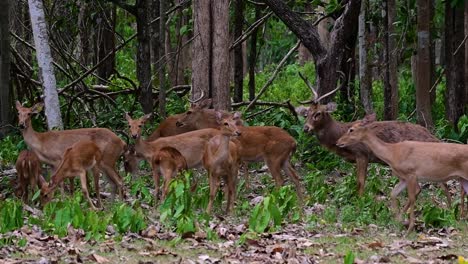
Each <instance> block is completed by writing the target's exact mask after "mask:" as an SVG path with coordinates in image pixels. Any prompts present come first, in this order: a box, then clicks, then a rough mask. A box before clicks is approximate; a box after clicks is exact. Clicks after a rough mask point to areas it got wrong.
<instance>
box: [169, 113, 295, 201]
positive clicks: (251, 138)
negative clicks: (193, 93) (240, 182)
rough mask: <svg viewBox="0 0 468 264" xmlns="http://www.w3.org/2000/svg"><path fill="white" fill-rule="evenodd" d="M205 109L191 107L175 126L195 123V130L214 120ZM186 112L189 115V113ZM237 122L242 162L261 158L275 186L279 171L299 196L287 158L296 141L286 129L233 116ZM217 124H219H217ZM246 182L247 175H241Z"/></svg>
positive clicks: (277, 184)
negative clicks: (246, 123) (248, 123)
mask: <svg viewBox="0 0 468 264" xmlns="http://www.w3.org/2000/svg"><path fill="white" fill-rule="evenodd" d="M208 110H209V109H204V108H195V107H192V108H190V110H189V111H188V112H187V113H186V114H184V115H183V117H182V118H181V119H179V120H178V122H177V123H178V124H179V126H186V125H187V126H192V127H193V126H195V127H197V129H202V128H206V127H207V126H209V124H210V122H209V120H213V119H214V120H216V116H215V114H214V112H213V113H211V111H208ZM189 113H190V114H189ZM237 120H238V121H237V125H238V128H239V131H240V132H241V134H242V135H241V136H239V137H237V138H236V141H238V142H239V145H238V147H239V148H240V149H239V156H240V158H241V160H242V161H243V162H257V161H262V160H263V161H264V162H265V163H266V164H267V166H268V169H269V170H270V173H271V175H272V176H273V178H274V179H275V183H276V186H278V187H279V186H282V185H283V183H284V179H283V177H282V176H281V170H283V171H284V172H285V173H286V175H287V176H288V177H289V178H290V179H291V180H292V182H293V183H294V185H295V186H296V190H297V192H298V195H299V197H302V196H303V189H302V186H301V183H300V180H299V177H298V176H297V173H296V170H294V168H293V167H292V165H291V163H290V159H291V157H292V155H293V154H294V151H295V150H296V141H295V140H294V138H293V137H291V136H290V135H289V134H288V132H286V131H284V130H283V129H281V128H279V127H274V126H252V127H244V126H242V125H240V124H242V120H241V119H240V116H239V118H238V119H237ZM218 126H219V125H218ZM245 177H246V182H248V178H247V177H248V175H245Z"/></svg>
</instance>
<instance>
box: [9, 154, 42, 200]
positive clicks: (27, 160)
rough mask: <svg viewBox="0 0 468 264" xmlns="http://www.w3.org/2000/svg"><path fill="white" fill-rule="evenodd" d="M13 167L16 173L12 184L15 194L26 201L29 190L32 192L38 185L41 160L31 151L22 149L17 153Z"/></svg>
mask: <svg viewBox="0 0 468 264" xmlns="http://www.w3.org/2000/svg"><path fill="white" fill-rule="evenodd" d="M15 167H16V172H17V175H18V177H17V180H16V186H14V189H15V194H16V196H18V197H21V198H22V199H23V202H25V203H27V202H28V201H29V200H28V197H29V192H31V193H34V190H35V189H36V187H37V186H39V177H41V162H40V161H39V158H38V157H37V155H36V154H34V152H33V151H31V150H23V151H21V152H20V154H19V155H18V159H17V160H16V164H15Z"/></svg>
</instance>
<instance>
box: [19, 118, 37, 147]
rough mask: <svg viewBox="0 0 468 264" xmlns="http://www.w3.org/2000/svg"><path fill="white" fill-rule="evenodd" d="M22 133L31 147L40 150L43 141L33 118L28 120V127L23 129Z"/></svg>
mask: <svg viewBox="0 0 468 264" xmlns="http://www.w3.org/2000/svg"><path fill="white" fill-rule="evenodd" d="M22 134H23V138H24V141H25V142H26V144H27V145H28V146H29V147H30V148H31V149H35V150H38V149H40V148H41V146H42V143H41V140H40V138H39V134H40V133H38V132H36V131H35V130H34V128H33V126H32V122H31V120H28V121H27V122H26V129H24V130H23V131H22Z"/></svg>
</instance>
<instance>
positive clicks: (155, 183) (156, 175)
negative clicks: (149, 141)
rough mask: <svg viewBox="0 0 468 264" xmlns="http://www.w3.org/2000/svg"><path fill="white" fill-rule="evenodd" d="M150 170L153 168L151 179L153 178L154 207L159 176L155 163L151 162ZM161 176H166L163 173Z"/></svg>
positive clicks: (156, 203) (156, 200) (157, 192)
mask: <svg viewBox="0 0 468 264" xmlns="http://www.w3.org/2000/svg"><path fill="white" fill-rule="evenodd" d="M152 170H153V180H154V206H155V207H156V206H157V205H158V194H159V178H160V175H159V167H158V166H156V165H155V164H152ZM163 173H164V171H163ZM163 177H164V179H165V178H166V177H167V176H166V175H163Z"/></svg>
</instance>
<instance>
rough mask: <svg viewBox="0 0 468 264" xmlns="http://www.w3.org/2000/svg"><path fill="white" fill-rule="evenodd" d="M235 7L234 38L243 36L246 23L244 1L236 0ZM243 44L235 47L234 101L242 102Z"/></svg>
mask: <svg viewBox="0 0 468 264" xmlns="http://www.w3.org/2000/svg"><path fill="white" fill-rule="evenodd" d="M234 2H235V7H234V8H235V9H234V39H237V38H239V37H240V36H242V29H243V25H244V23H243V22H244V1H243V0H235V1H234ZM242 46H243V45H237V46H236V47H235V48H234V98H233V99H234V102H241V101H242V97H243V80H244V60H243V59H244V58H243V54H242Z"/></svg>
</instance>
